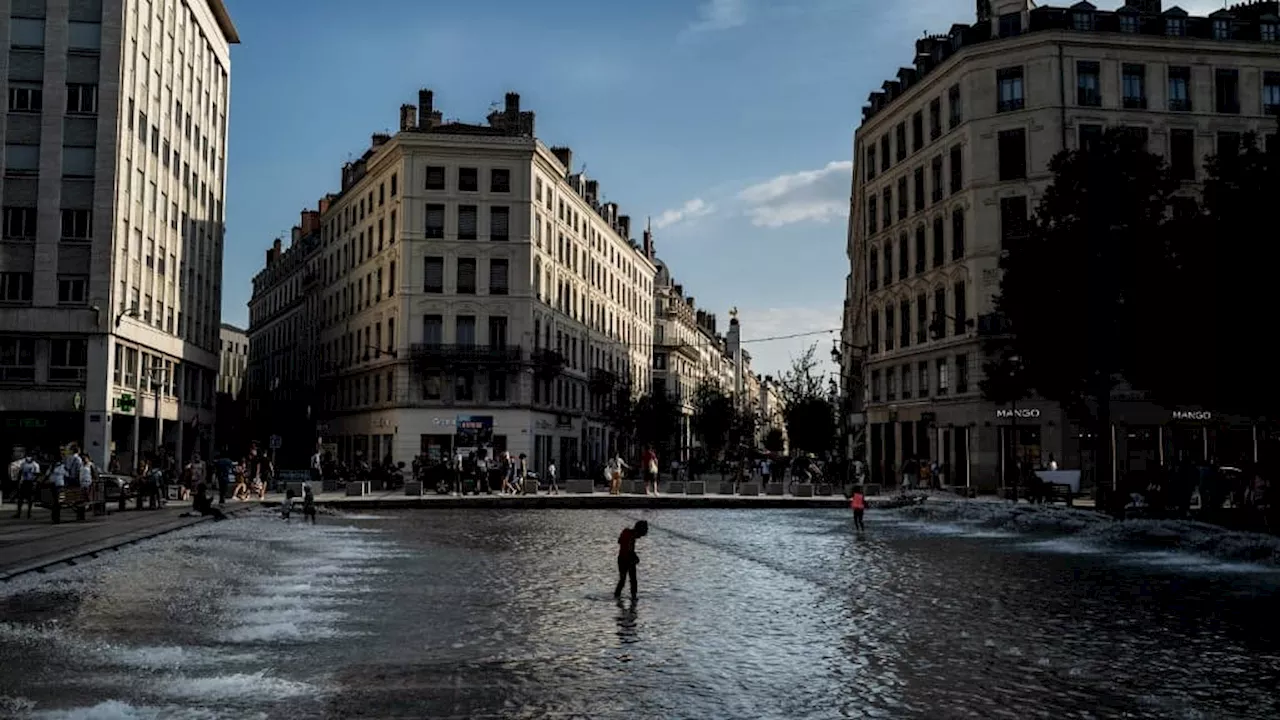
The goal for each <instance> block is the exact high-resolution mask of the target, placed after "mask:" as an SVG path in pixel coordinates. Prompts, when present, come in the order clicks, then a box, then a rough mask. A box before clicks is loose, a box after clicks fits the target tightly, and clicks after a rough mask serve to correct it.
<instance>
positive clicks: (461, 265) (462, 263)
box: [458, 258, 476, 295]
mask: <svg viewBox="0 0 1280 720" xmlns="http://www.w3.org/2000/svg"><path fill="white" fill-rule="evenodd" d="M458 294H459V295H475V294H476V259H475V258H458Z"/></svg>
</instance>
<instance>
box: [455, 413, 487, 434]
mask: <svg viewBox="0 0 1280 720" xmlns="http://www.w3.org/2000/svg"><path fill="white" fill-rule="evenodd" d="M492 429H493V416H492V415H459V416H458V430H460V431H462V432H481V431H484V430H492Z"/></svg>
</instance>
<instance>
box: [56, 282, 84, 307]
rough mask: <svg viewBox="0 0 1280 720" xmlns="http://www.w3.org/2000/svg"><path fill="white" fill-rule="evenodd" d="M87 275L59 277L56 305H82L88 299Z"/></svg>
mask: <svg viewBox="0 0 1280 720" xmlns="http://www.w3.org/2000/svg"><path fill="white" fill-rule="evenodd" d="M88 289H89V276H88V275H59V276H58V304H59V305H83V304H84V303H85V301H86V298H87V297H88Z"/></svg>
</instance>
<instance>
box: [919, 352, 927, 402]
mask: <svg viewBox="0 0 1280 720" xmlns="http://www.w3.org/2000/svg"><path fill="white" fill-rule="evenodd" d="M916 367H917V368H919V371H918V372H917V378H918V379H919V381H920V384H919V385H918V386H917V388H916V389H917V390H919V392H920V397H922V398H927V397H929V361H927V360H922V361H921V362H920V364H919V365H917V366H916Z"/></svg>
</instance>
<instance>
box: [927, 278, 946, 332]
mask: <svg viewBox="0 0 1280 720" xmlns="http://www.w3.org/2000/svg"><path fill="white" fill-rule="evenodd" d="M933 320H934V322H933V323H932V324H931V325H932V327H931V329H930V331H929V337H930V338H932V339H934V340H941V339H943V338H944V337H946V336H947V325H946V322H947V291H946V290H943V289H942V288H938V289H936V290H934V291H933Z"/></svg>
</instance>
